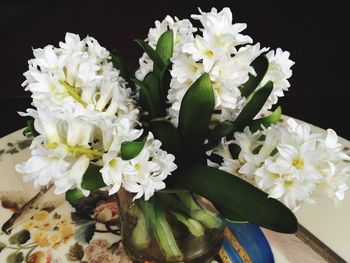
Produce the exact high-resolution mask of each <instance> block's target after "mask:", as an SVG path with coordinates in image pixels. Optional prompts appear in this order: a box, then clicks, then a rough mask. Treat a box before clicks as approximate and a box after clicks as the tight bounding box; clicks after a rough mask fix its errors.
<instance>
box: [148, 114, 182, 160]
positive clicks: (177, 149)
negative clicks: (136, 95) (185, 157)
mask: <svg viewBox="0 0 350 263" xmlns="http://www.w3.org/2000/svg"><path fill="white" fill-rule="evenodd" d="M150 130H151V132H152V133H153V134H154V136H155V138H156V139H158V140H160V141H161V142H162V146H161V148H162V149H163V150H165V151H167V152H168V153H172V154H174V155H175V156H176V157H177V158H178V157H179V158H180V157H181V156H180V153H181V140H180V136H179V134H178V132H177V130H176V128H175V127H174V125H172V124H171V122H170V121H168V120H167V119H164V118H157V119H153V120H152V121H151V122H150Z"/></svg>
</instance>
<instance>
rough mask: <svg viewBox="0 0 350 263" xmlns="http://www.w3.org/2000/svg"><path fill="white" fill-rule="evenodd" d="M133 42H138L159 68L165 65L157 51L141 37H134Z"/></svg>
mask: <svg viewBox="0 0 350 263" xmlns="http://www.w3.org/2000/svg"><path fill="white" fill-rule="evenodd" d="M135 42H136V43H137V44H139V46H140V47H141V48H142V49H143V50H144V51H145V52H146V53H147V55H148V56H149V57H150V59H152V60H153V62H154V64H155V65H156V66H157V67H159V68H160V69H162V68H164V67H165V64H164V63H163V60H162V58H161V57H160V56H159V55H158V53H157V52H156V51H155V50H154V49H153V48H152V47H151V46H150V45H148V44H147V43H146V42H145V41H143V40H142V39H135Z"/></svg>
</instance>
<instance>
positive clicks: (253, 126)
mask: <svg viewBox="0 0 350 263" xmlns="http://www.w3.org/2000/svg"><path fill="white" fill-rule="evenodd" d="M281 115H282V108H281V106H278V107H277V108H276V109H275V111H274V112H273V113H271V114H270V115H269V116H267V117H264V118H260V119H256V120H253V121H252V122H251V123H250V124H249V129H250V130H251V131H252V132H256V131H257V130H260V129H261V126H264V127H265V128H268V127H270V126H271V125H272V124H276V123H277V122H278V121H279V119H280V118H281Z"/></svg>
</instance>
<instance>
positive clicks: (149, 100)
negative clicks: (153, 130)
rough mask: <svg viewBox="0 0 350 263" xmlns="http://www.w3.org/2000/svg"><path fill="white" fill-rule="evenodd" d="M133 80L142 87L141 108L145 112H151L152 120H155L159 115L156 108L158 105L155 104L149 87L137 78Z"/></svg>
mask: <svg viewBox="0 0 350 263" xmlns="http://www.w3.org/2000/svg"><path fill="white" fill-rule="evenodd" d="M131 80H132V81H133V82H134V83H135V84H137V85H138V86H139V87H140V105H141V107H142V108H143V109H144V110H146V111H149V113H150V115H151V118H152V119H153V118H155V117H156V116H157V114H158V111H157V108H156V103H155V102H154V99H153V97H152V94H151V92H150V89H149V88H148V86H147V85H146V84H145V83H144V82H142V81H140V80H138V79H136V78H132V79H131Z"/></svg>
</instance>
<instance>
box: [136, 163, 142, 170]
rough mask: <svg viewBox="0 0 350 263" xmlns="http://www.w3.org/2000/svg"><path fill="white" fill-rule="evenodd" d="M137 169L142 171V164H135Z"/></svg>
mask: <svg viewBox="0 0 350 263" xmlns="http://www.w3.org/2000/svg"><path fill="white" fill-rule="evenodd" d="M135 169H136V170H138V171H140V170H141V164H139V163H137V164H135Z"/></svg>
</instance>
